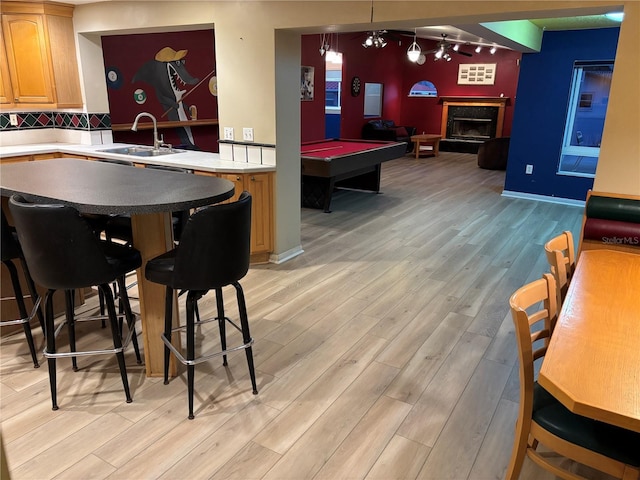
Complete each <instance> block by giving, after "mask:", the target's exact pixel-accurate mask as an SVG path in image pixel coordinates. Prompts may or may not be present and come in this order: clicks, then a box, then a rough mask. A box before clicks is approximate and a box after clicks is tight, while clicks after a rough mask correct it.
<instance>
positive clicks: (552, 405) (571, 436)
mask: <svg viewBox="0 0 640 480" xmlns="http://www.w3.org/2000/svg"><path fill="white" fill-rule="evenodd" d="M532 418H533V421H534V422H536V423H537V424H538V425H540V426H541V427H542V428H544V429H545V430H547V431H549V432H551V433H553V434H554V435H556V436H558V437H560V438H562V439H564V440H566V441H568V442H571V443H574V444H576V445H580V446H581V447H584V448H587V449H589V450H592V451H594V452H597V453H600V454H602V455H605V456H607V457H609V458H613V459H614V460H618V461H620V462H622V463H625V464H628V465H633V466H635V467H638V466H640V433H636V432H632V431H631V430H625V429H623V428H619V427H615V426H613V425H609V424H607V423H602V422H599V421H597V420H593V419H591V418H587V417H583V416H580V415H576V414H575V413H571V412H570V411H569V410H568V409H567V408H566V407H565V406H564V405H562V404H561V403H560V402H559V401H558V400H557V399H556V398H555V397H553V396H552V395H551V394H550V393H549V392H547V391H546V390H545V389H544V388H542V387H541V386H540V385H538V383H537V382H536V383H535V384H534V387H533V415H532Z"/></svg>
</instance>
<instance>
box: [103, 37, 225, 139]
mask: <svg viewBox="0 0 640 480" xmlns="http://www.w3.org/2000/svg"><path fill="white" fill-rule="evenodd" d="M102 44H103V52H104V60H105V73H106V81H107V87H108V88H107V91H108V95H109V108H110V113H111V122H112V124H113V125H114V140H116V141H121V142H125V143H136V142H133V141H131V138H132V135H133V134H132V133H131V132H128V131H126V129H122V128H120V129H119V128H118V125H119V124H124V125H127V124H131V123H132V122H133V119H134V118H135V116H136V115H137V114H138V113H140V112H141V111H145V112H149V113H151V114H152V115H154V116H155V117H156V118H157V120H158V123H159V126H160V127H159V128H161V132H160V133H162V134H163V135H164V136H165V142H167V143H171V144H173V145H178V146H181V147H183V148H192V149H202V150H207V151H215V152H217V151H218V148H217V139H218V133H217V125H212V123H214V122H208V123H209V126H208V127H207V128H205V127H202V126H200V124H202V123H205V122H199V124H198V125H195V124H193V123H192V122H195V121H196V120H216V119H217V117H218V114H217V110H218V106H217V98H216V96H217V83H216V77H215V58H214V39H213V30H200V31H190V32H168V33H154V34H139V35H115V36H109V37H103V38H102ZM203 84H204V85H203ZM207 87H208V88H207ZM162 122H186V123H185V124H182V125H179V126H175V127H172V128H167V125H166V124H165V125H164V126H163V125H162ZM190 123H191V124H190ZM170 126H171V125H170ZM213 130H215V131H213ZM141 135H144V132H142V134H141ZM136 138H140V137H136ZM145 138H146V137H145ZM138 143H139V142H138Z"/></svg>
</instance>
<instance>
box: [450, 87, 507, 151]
mask: <svg viewBox="0 0 640 480" xmlns="http://www.w3.org/2000/svg"><path fill="white" fill-rule="evenodd" d="M440 100H441V101H442V117H441V121H440V135H441V136H442V138H443V139H445V140H446V138H447V119H448V118H449V106H450V105H453V106H454V107H496V106H497V107H498V119H497V122H496V138H498V137H502V129H503V126H504V110H505V107H506V105H507V100H509V97H440Z"/></svg>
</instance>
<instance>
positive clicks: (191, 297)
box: [186, 292, 198, 420]
mask: <svg viewBox="0 0 640 480" xmlns="http://www.w3.org/2000/svg"><path fill="white" fill-rule="evenodd" d="M197 298H198V292H189V293H188V294H187V322H186V327H187V389H188V395H189V420H193V418H194V416H193V389H194V388H193V384H194V376H195V365H194V364H193V360H194V359H195V342H196V339H195V333H196V332H195V319H194V317H195V308H194V305H196V304H197V301H198V300H197Z"/></svg>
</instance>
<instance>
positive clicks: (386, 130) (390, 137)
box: [362, 120, 416, 152]
mask: <svg viewBox="0 0 640 480" xmlns="http://www.w3.org/2000/svg"><path fill="white" fill-rule="evenodd" d="M415 133H416V129H415V127H407V126H401V125H396V124H395V122H394V121H393V120H370V121H368V122H367V123H365V124H364V126H363V127H362V138H363V139H365V140H386V141H390V142H406V143H407V152H410V151H412V150H413V143H412V142H411V135H415Z"/></svg>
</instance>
